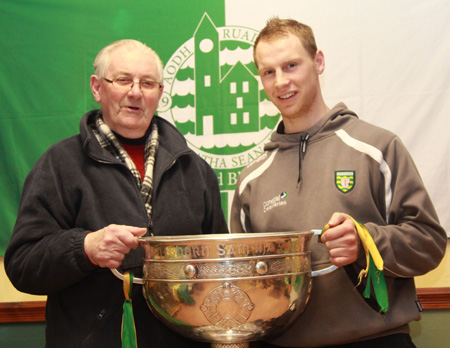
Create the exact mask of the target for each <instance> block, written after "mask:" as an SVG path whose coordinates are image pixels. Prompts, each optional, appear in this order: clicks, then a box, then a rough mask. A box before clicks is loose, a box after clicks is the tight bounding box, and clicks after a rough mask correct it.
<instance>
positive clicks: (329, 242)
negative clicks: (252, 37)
mask: <svg viewBox="0 0 450 348" xmlns="http://www.w3.org/2000/svg"><path fill="white" fill-rule="evenodd" d="M254 60H255V64H256V66H257V68H258V72H259V75H260V77H261V81H262V84H263V86H264V89H265V91H266V92H267V95H268V96H269V98H270V100H271V101H272V102H273V103H274V104H275V106H276V107H277V108H278V109H279V110H280V112H281V116H282V122H281V123H280V124H279V126H278V128H277V130H276V132H274V134H273V135H272V137H271V142H269V143H268V144H267V145H266V147H265V153H264V154H263V155H262V156H261V157H260V158H259V159H258V160H256V161H255V162H254V163H252V164H250V165H249V166H248V167H247V168H246V169H244V170H243V171H242V173H241V175H240V177H239V180H238V183H237V186H236V193H235V198H234V201H233V206H232V211H231V226H230V227H231V232H234V233H242V232H269V231H272V232H277V231H307V230H311V229H321V228H322V227H324V226H325V225H326V224H328V225H329V229H328V230H327V231H326V232H325V233H324V234H323V235H322V237H321V242H323V243H318V242H317V241H313V242H312V243H311V248H312V254H311V258H312V265H313V269H314V268H323V267H324V265H325V264H328V263H329V262H331V263H332V264H334V265H337V266H341V267H340V268H338V269H337V270H336V271H335V272H333V273H331V274H328V275H326V276H322V277H317V278H314V280H313V287H312V294H311V297H310V300H309V303H308V305H307V306H306V309H305V311H304V312H303V313H302V314H301V315H300V317H299V318H298V319H297V320H296V321H295V322H294V324H293V325H292V326H291V327H289V329H288V330H286V331H284V332H283V333H282V334H280V335H279V336H277V337H274V338H273V339H271V340H270V343H260V345H261V346H263V347H265V346H267V347H273V346H281V347H325V346H329V347H337V346H338V347H341V345H342V347H364V348H367V347H383V348H385V347H392V348H394V347H395V348H400V347H414V345H413V343H412V342H411V338H410V336H409V328H408V322H410V321H412V320H418V319H419V318H420V316H421V314H420V308H419V306H418V304H417V300H416V292H415V286H414V276H417V275H421V274H424V273H426V272H428V271H430V270H432V269H433V268H435V267H436V266H437V265H438V264H439V262H440V261H441V259H442V257H443V255H444V252H445V247H446V233H445V231H444V230H443V229H442V227H441V226H440V224H439V221H438V217H437V215H436V212H435V210H434V208H433V205H432V202H431V200H430V198H429V196H428V194H427V192H426V190H425V188H424V185H423V183H422V181H421V179H420V176H419V174H418V172H417V169H416V167H415V165H414V163H413V160H412V159H411V157H410V155H409V154H408V152H407V150H406V149H405V147H404V146H403V144H402V143H401V141H400V140H399V138H398V137H397V136H395V135H394V134H392V133H390V132H388V131H386V130H383V129H380V128H378V127H375V126H373V125H370V124H368V123H366V122H364V121H361V120H359V119H358V117H357V115H356V114H355V113H354V112H352V111H350V110H348V109H347V107H346V106H345V105H344V104H343V103H340V104H338V105H336V106H335V107H334V108H332V109H329V108H328V107H327V105H326V104H325V102H324V100H323V97H322V93H321V88H320V84H319V75H320V74H322V73H323V71H324V68H325V61H324V54H323V52H322V51H320V50H318V49H317V47H316V43H315V39H314V35H313V32H312V30H311V28H310V27H308V26H306V25H304V24H301V23H298V22H297V21H295V20H281V19H277V18H275V19H272V20H270V21H269V22H268V24H267V25H266V27H265V28H264V29H263V30H262V31H261V33H260V34H259V36H258V38H257V39H256V42H255V45H254ZM274 198H279V200H280V201H283V202H282V203H283V204H272V205H270V204H268V203H270V202H273V199H274ZM352 218H353V219H354V220H355V221H357V223H362V224H364V225H365V227H366V228H367V231H368V232H369V233H370V235H371V236H372V237H373V239H374V241H375V244H376V247H377V248H378V250H379V252H380V254H381V257H382V258H383V260H384V276H385V278H386V284H387V290H388V291H387V293H388V299H389V309H388V310H387V312H386V313H384V314H383V313H381V312H380V307H379V306H378V304H377V302H376V301H373V299H365V298H364V297H363V296H362V294H361V293H360V292H361V291H363V290H364V287H365V281H363V284H361V285H359V286H356V285H357V284H358V275H359V273H360V271H361V270H363V269H365V268H366V266H367V264H366V256H365V253H364V248H363V246H362V244H361V241H360V238H359V234H358V233H357V230H356V226H355V222H354V220H353V219H352Z"/></svg>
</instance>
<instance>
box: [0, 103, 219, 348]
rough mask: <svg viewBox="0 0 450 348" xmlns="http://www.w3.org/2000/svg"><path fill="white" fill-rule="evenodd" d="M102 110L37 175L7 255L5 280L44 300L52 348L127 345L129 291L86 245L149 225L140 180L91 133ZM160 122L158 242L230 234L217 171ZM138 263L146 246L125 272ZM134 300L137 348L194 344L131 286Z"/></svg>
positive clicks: (137, 269) (54, 150)
mask: <svg viewBox="0 0 450 348" xmlns="http://www.w3.org/2000/svg"><path fill="white" fill-rule="evenodd" d="M97 112H98V111H97V110H94V111H91V112H89V113H87V114H86V115H84V116H83V118H82V120H81V123H80V134H79V135H76V136H73V137H71V138H68V139H65V140H62V141H61V142H59V143H57V144H55V145H53V146H51V147H50V148H49V149H48V150H47V152H46V153H45V154H44V155H43V156H42V157H41V158H40V159H39V160H38V162H37V163H36V164H35V166H34V167H33V169H32V170H31V172H30V174H29V175H28V177H27V179H26V181H25V184H24V187H23V192H22V197H21V202H20V207H19V212H18V218H17V221H16V225H15V228H14V232H13V235H12V237H11V241H10V243H9V245H8V248H7V250H6V253H5V269H6V272H7V274H8V276H9V278H10V279H11V282H12V283H13V284H14V286H15V287H16V288H17V289H18V290H20V291H23V292H28V293H32V294H43V295H48V300H47V310H46V322H47V328H46V336H47V347H58V348H61V347H65V348H69V347H120V346H121V338H120V335H121V321H122V304H123V301H124V295H123V288H122V286H123V284H122V282H121V281H120V280H119V279H117V278H116V277H115V276H114V275H113V274H112V273H111V271H110V270H109V269H103V268H96V267H95V266H93V265H91V264H90V262H89V261H88V259H87V257H86V255H85V252H84V237H85V235H86V234H87V233H89V232H91V231H96V230H99V229H101V228H103V227H105V226H107V225H109V224H123V225H131V226H139V227H145V226H147V224H148V219H147V214H146V210H145V206H144V202H143V199H142V197H141V194H140V192H139V188H138V186H137V184H136V180H135V178H134V177H133V175H132V174H131V172H130V171H129V170H128V169H127V167H126V166H125V165H124V164H122V163H121V162H120V161H118V160H117V159H116V158H114V157H113V156H112V155H111V154H110V153H108V152H107V151H105V150H104V149H103V148H102V147H101V146H100V145H99V143H98V141H97V140H96V138H95V136H94V134H93V133H92V130H91V129H90V127H89V126H88V123H87V122H88V118H89V117H91V116H93V115H95V114H96V113H97ZM155 117H157V116H155ZM157 121H158V128H159V137H160V145H159V148H158V152H157V155H156V163H155V169H154V193H153V201H152V204H153V221H154V234H155V235H181V234H185V235H186V234H201V233H226V232H227V226H226V222H225V219H224V215H223V212H222V209H221V203H220V191H219V187H218V182H217V177H216V175H215V173H214V171H213V170H212V169H211V168H210V167H209V165H208V164H207V163H206V162H205V161H204V160H202V159H201V158H200V157H199V156H197V155H196V154H195V153H194V152H193V151H192V150H191V149H189V148H188V147H187V144H186V141H185V139H184V137H183V136H182V135H181V133H180V132H179V131H178V130H177V129H176V128H175V127H174V126H172V125H171V124H170V123H168V122H167V121H165V120H163V119H162V118H160V117H157ZM142 255H143V254H142V248H138V249H137V250H134V251H132V252H131V253H130V254H128V255H127V256H126V258H125V260H124V262H123V264H122V267H123V269H133V271H134V273H135V275H136V276H139V275H140V274H141V268H142V266H141V265H142ZM132 300H133V308H134V317H135V323H136V329H137V339H138V345H139V346H141V347H177V346H183V347H186V346H189V343H188V341H187V340H186V339H184V338H181V337H180V336H178V335H176V334H174V333H173V332H171V331H168V329H166V328H165V327H164V326H163V325H162V324H160V323H159V322H158V321H157V320H156V318H155V317H154V316H153V315H152V314H151V312H150V310H149V308H148V306H147V304H146V302H145V299H144V297H143V295H142V286H140V285H134V287H133V298H132ZM193 346H194V345H193ZM195 346H198V345H197V344H196V345H195Z"/></svg>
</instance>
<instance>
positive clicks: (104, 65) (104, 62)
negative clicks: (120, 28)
mask: <svg viewBox="0 0 450 348" xmlns="http://www.w3.org/2000/svg"><path fill="white" fill-rule="evenodd" d="M120 47H128V48H130V49H131V48H137V49H144V50H147V51H148V53H149V54H150V55H151V56H152V57H153V58H154V59H155V61H156V65H157V69H158V77H159V81H158V82H159V83H160V84H163V82H164V67H163V63H162V61H161V58H159V56H158V54H157V53H156V52H155V51H154V50H152V49H151V48H150V47H148V46H147V45H145V44H143V43H142V42H140V41H137V40H132V39H124V40H119V41H115V42H113V43H111V44H109V45H108V46H106V47H104V48H103V49H102V50H101V51H100V52H99V53H98V54H97V57H95V60H94V71H95V75H96V76H97V77H98V78H99V79H100V80H101V79H103V78H104V77H105V72H106V71H107V70H108V68H109V59H110V57H111V53H112V52H113V51H114V50H116V49H118V48H120Z"/></svg>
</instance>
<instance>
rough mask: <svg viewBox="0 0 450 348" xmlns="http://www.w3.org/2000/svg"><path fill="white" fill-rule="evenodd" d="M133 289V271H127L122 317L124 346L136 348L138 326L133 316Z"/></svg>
mask: <svg viewBox="0 0 450 348" xmlns="http://www.w3.org/2000/svg"><path fill="white" fill-rule="evenodd" d="M132 289H133V273H130V272H126V273H125V274H124V277H123V292H124V295H125V302H124V303H123V317H122V348H136V347H137V340H136V327H135V325H134V318H133V304H132V302H131V291H132Z"/></svg>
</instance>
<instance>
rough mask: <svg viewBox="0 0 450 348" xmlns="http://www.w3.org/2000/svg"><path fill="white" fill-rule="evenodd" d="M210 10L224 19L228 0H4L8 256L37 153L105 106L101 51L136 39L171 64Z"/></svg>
mask: <svg viewBox="0 0 450 348" xmlns="http://www.w3.org/2000/svg"><path fill="white" fill-rule="evenodd" d="M205 13H207V14H208V16H209V18H211V20H212V21H213V22H214V23H215V25H216V26H218V27H222V26H224V24H225V10H224V1H223V0H209V1H202V0H199V1H185V0H167V1H148V0H147V1H144V0H136V1H133V0H131V1H119V0H96V1H88V0H65V1H61V0H29V1H21V0H19V1H18V0H2V1H1V2H0V23H1V30H0V47H1V55H0V60H1V70H0V81H1V84H0V89H1V91H0V100H1V108H0V166H1V173H0V192H1V193H2V194H1V198H0V221H2V224H1V228H0V255H3V253H4V250H5V248H6V245H7V243H8V241H9V238H10V236H11V233H12V230H13V227H14V223H15V219H16V214H17V209H18V205H19V199H20V193H21V190H22V186H23V182H24V180H25V177H26V175H27V174H28V172H29V171H30V169H31V168H32V166H33V165H34V163H35V162H36V160H37V159H38V158H39V157H40V156H41V155H42V154H43V152H44V151H45V150H46V149H47V148H48V147H49V146H50V145H52V144H53V143H55V142H56V141H58V140H61V139H63V138H66V137H68V136H71V135H73V134H76V133H78V129H79V128H78V124H79V120H80V118H81V116H82V115H83V114H84V113H85V112H87V111H89V110H92V109H95V108H99V105H98V104H97V103H95V101H94V99H93V97H92V93H91V90H90V87H89V78H90V75H91V74H93V67H92V64H93V60H94V58H95V56H96V54H97V53H98V51H99V50H100V49H101V48H103V47H104V46H106V45H108V44H109V43H111V42H113V41H116V40H119V39H125V38H132V39H137V40H140V41H142V42H144V43H146V44H147V45H148V46H150V47H152V48H153V49H154V50H155V51H156V52H158V54H159V55H160V57H161V59H162V61H163V62H164V63H166V62H168V61H169V59H170V58H171V57H172V55H173V54H174V52H176V51H177V50H178V49H179V47H180V46H182V44H183V43H184V42H185V41H186V37H192V35H193V34H194V31H195V29H196V28H197V26H198V23H199V21H200V20H201V19H202V17H203V16H204V14H205Z"/></svg>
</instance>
